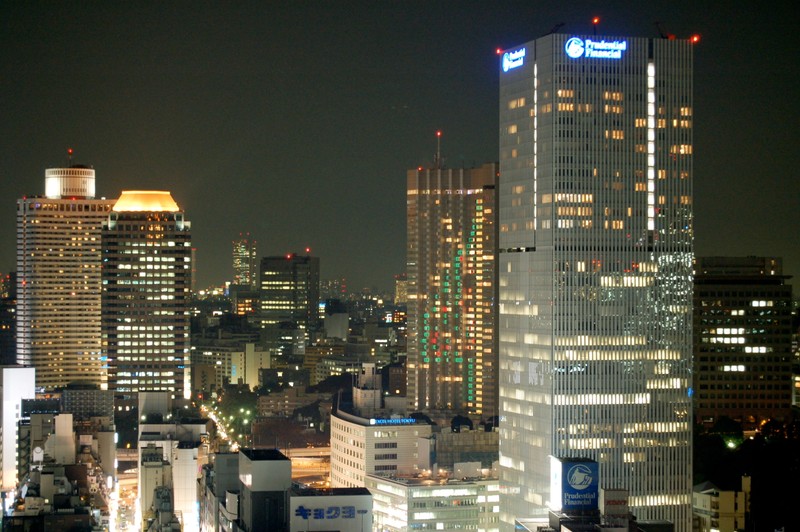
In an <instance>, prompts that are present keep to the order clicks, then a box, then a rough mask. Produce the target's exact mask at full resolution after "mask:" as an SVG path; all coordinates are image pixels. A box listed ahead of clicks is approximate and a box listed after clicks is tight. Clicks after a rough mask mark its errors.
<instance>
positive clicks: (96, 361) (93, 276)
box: [16, 166, 114, 390]
mask: <svg viewBox="0 0 800 532" xmlns="http://www.w3.org/2000/svg"><path fill="white" fill-rule="evenodd" d="M94 195H95V172H94V170H93V169H92V168H89V167H86V166H72V167H70V168H50V169H48V170H46V171H45V196H44V197H41V196H36V197H24V198H21V199H18V200H17V308H16V326H17V361H18V362H19V363H20V364H24V365H28V366H34V367H35V368H36V385H37V387H41V388H45V389H47V390H53V389H56V388H63V387H64V386H66V385H67V384H69V383H70V382H72V381H75V380H83V381H90V382H92V383H94V384H99V385H105V362H104V361H103V360H102V357H101V349H100V292H101V287H100V229H101V227H102V224H103V221H104V220H105V219H106V218H108V213H109V211H110V210H111V206H112V205H113V204H114V202H113V201H112V200H106V199H95V197H94Z"/></svg>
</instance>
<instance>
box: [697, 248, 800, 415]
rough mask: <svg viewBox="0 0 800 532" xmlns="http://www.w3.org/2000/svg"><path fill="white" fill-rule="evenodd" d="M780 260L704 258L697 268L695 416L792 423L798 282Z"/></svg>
mask: <svg viewBox="0 0 800 532" xmlns="http://www.w3.org/2000/svg"><path fill="white" fill-rule="evenodd" d="M788 279H789V277H788V276H785V275H783V267H782V261H781V259H780V258H775V257H698V258H697V260H696V262H695V273H694V392H695V393H694V417H695V421H696V422H698V423H703V424H705V425H708V426H711V425H713V424H714V423H715V422H716V421H718V420H719V418H720V417H721V416H726V417H729V418H731V419H734V420H736V421H738V422H739V423H741V424H742V427H743V428H744V429H746V430H752V429H755V428H758V426H759V425H760V424H761V423H763V422H764V421H767V420H769V419H775V420H778V421H782V422H785V421H788V420H789V418H790V415H791V408H792V285H790V284H788V283H787V282H786V281H787V280H788Z"/></svg>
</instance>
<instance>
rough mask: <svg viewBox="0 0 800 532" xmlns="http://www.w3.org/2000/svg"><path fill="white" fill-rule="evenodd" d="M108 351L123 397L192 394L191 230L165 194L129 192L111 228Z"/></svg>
mask: <svg viewBox="0 0 800 532" xmlns="http://www.w3.org/2000/svg"><path fill="white" fill-rule="evenodd" d="M102 236H103V240H102V244H103V320H102V321H103V349H104V351H105V355H106V356H107V357H108V387H109V389H110V390H114V391H116V392H139V391H162V392H170V393H171V394H172V395H173V396H174V397H177V398H180V397H184V396H185V395H186V394H188V393H189V392H190V390H191V382H190V380H189V379H190V374H189V369H188V364H189V348H190V341H189V340H190V334H189V299H190V296H191V293H190V287H191V272H192V265H191V257H192V243H191V224H190V222H189V221H187V220H186V218H185V215H184V212H183V211H182V210H181V209H180V207H178V204H177V203H175V200H173V199H172V196H171V195H170V193H169V192H163V191H123V193H122V195H121V196H120V198H119V200H118V201H117V202H116V203H115V204H114V207H113V209H112V212H111V213H110V214H109V215H108V217H107V220H106V223H105V224H104V226H103V233H102Z"/></svg>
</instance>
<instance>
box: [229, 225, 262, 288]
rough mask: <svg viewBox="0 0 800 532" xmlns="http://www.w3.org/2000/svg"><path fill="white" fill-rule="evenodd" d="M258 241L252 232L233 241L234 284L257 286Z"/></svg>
mask: <svg viewBox="0 0 800 532" xmlns="http://www.w3.org/2000/svg"><path fill="white" fill-rule="evenodd" d="M256 275H257V272H256V241H255V239H253V238H251V237H250V233H244V234H240V235H239V238H238V239H237V240H234V241H233V284H235V285H239V286H246V287H250V288H255V287H256Z"/></svg>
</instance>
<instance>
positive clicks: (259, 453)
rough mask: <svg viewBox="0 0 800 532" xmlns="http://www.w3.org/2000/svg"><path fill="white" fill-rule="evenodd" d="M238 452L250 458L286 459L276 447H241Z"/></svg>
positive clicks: (262, 459) (264, 459)
mask: <svg viewBox="0 0 800 532" xmlns="http://www.w3.org/2000/svg"><path fill="white" fill-rule="evenodd" d="M239 452H241V453H242V454H244V455H245V456H246V457H248V458H249V459H250V460H261V461H266V460H288V458H287V457H286V455H284V454H283V453H282V452H280V451H279V450H277V449H241V450H240V451H239Z"/></svg>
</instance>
